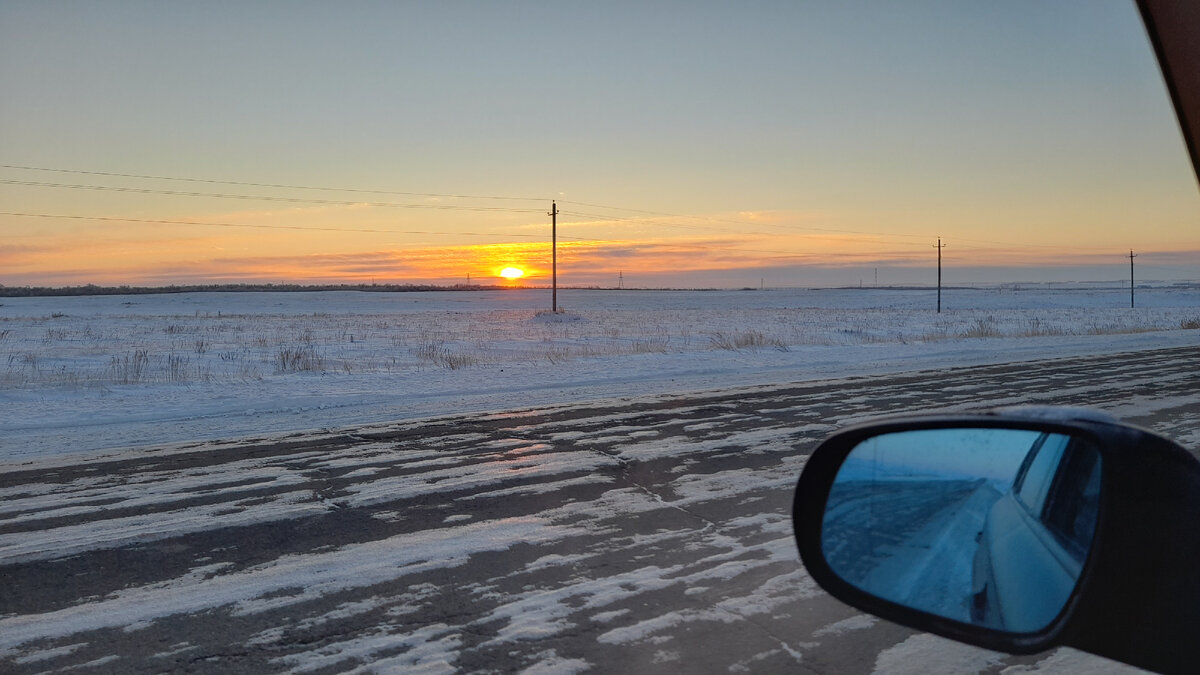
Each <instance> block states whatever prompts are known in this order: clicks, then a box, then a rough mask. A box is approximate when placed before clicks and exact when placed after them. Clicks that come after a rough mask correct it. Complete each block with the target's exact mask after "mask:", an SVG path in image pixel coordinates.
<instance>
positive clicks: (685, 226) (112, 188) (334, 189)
mask: <svg viewBox="0 0 1200 675" xmlns="http://www.w3.org/2000/svg"><path fill="white" fill-rule="evenodd" d="M0 168H4V169H15V170H21V171H43V172H54V173H65V174H79V175H92V176H109V177H115V178H133V179H143V180H165V181H179V182H190V183H205V184H215V185H242V186H250V187H264V188H277V189H292V190H319V191H326V192H348V193H358V194H381V195H403V196H412V197H435V198H449V199H494V200H510V201H544V198H533V197H516V196H507V195H468V194H452V193H436V192H404V191H398V190H371V189H361V188H340V187H325V186H311V185H290V184H284V183H265V182H251V181H236V180H219V179H210V178H188V177H179V176H159V175H151V174H134V173H118V172H112V171H90V170H84V169H62V168H50V167H36V166H23V165H16V164H0ZM0 184H6V185H20V186H27V187H47V188H62V189H75V190H94V191H110V192H125V193H135V194H158V195H164V196H182V197H204V198H216V199H238V200H246V201H270V202H285V203H301V204H319V205H328V206H372V207H385V208H406V209H432V210H454V211H476V212H504V213H540V212H541V211H542V210H541V209H539V208H529V209H517V208H505V207H487V206H465V205H454V204H405V203H398V202H363V201H352V200H331V199H330V200H327V199H305V198H298V197H278V196H269V195H240V194H227V193H205V192H190V191H183V190H178V191H177V190H155V189H150V188H134V187H119V186H102V185H77V184H63V183H45V182H38V181H19V180H0ZM557 201H560V202H563V203H564V204H575V205H578V206H584V207H589V208H597V209H607V210H612V211H624V212H628V213H636V214H643V215H648V216H657V217H667V218H678V219H685V220H701V221H708V222H712V223H726V224H734V225H749V226H753V227H760V228H761V227H765V228H771V229H774V230H778V231H784V232H796V231H798V230H799V231H806V232H824V233H830V234H857V235H863V236H872V237H885V238H889V239H890V238H902V239H906V240H907V239H923V238H925V235H919V234H904V233H896V232H875V231H870V230H848V229H837V228H828V227H824V228H823V227H807V226H802V225H776V224H772V223H761V222H754V221H745V220H736V219H729V218H712V217H706V216H691V215H685V214H678V213H671V212H667V211H653V210H647V209H634V208H628V207H621V206H610V205H604V204H596V203H592V202H581V201H575V200H569V199H559V200H557ZM559 213H560V214H562V215H574V216H578V217H583V218H593V219H596V220H602V221H607V222H626V223H631V222H637V221H638V220H639V219H637V218H629V217H620V216H605V215H599V214H589V213H581V212H577V211H559ZM188 224H197V223H188ZM654 225H655V226H660V227H672V228H676V229H690V230H706V231H710V232H720V233H725V234H742V235H746V234H752V235H759V236H774V235H775V234H776V233H775V232H771V233H767V232H760V231H747V230H737V231H734V230H730V229H727V228H720V227H714V226H711V225H700V224H683V223H663V222H656V223H654ZM239 227H240V226H239ZM278 229H289V228H288V227H286V226H278ZM310 229H311V228H310ZM342 231H347V232H349V231H356V230H350V229H346V230H342ZM362 231H371V230H362ZM430 234H434V233H430ZM531 236H532V235H531ZM564 239H575V240H579V241H591V240H588V239H586V238H575V237H564ZM957 239H958V240H959V241H963V242H969V243H977V244H988V245H993V246H1018V247H1021V248H1045V249H1058V248H1060V247H1059V246H1055V245H1050V244H1033V243H1029V244H1024V243H1014V242H1000V241H992V240H984V239H969V238H963V237H959V238H957ZM887 240H888V239H884V241H887ZM892 240H894V241H897V242H898V240H896V239H892ZM898 243H899V242H898ZM1074 250H1077V251H1079V250H1090V251H1097V252H1100V251H1105V252H1107V251H1110V250H1111V249H1107V248H1099V247H1074Z"/></svg>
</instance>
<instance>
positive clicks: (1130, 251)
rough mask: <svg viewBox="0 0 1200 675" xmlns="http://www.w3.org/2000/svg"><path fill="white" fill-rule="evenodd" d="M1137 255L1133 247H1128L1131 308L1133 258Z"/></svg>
mask: <svg viewBox="0 0 1200 675" xmlns="http://www.w3.org/2000/svg"><path fill="white" fill-rule="evenodd" d="M1136 257H1137V256H1136V255H1134V254H1133V249H1129V308H1130V309H1133V259H1134V258H1136Z"/></svg>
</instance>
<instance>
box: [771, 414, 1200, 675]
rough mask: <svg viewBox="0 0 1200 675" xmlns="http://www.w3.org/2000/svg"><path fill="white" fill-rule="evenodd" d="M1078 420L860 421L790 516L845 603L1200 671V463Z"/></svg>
mask: <svg viewBox="0 0 1200 675" xmlns="http://www.w3.org/2000/svg"><path fill="white" fill-rule="evenodd" d="M1077 415H1078V411H1074V410H1070V409H1049V410H1048V411H1047V410H1045V409H1043V410H1041V411H1039V412H1037V413H1034V412H1033V411H1030V410H1026V411H1024V412H998V413H993V414H987V415H975V416H960V417H925V418H911V419H902V420H892V421H886V422H880V423H875V424H868V425H863V426H858V427H853V428H850V429H846V430H844V431H842V432H839V433H837V434H835V435H833V436H832V437H830V438H829V439H827V440H826V441H825V442H824V443H822V444H821V445H820V446H819V447H818V448H817V449H816V450H815V451H814V452H813V454H812V455H811V456H810V457H809V460H808V462H807V464H806V466H805V469H804V472H803V474H802V475H801V477H800V481H799V484H798V485H797V489H796V496H795V502H794V507H793V519H794V525H795V531H796V541H797V545H798V546H799V549H800V555H801V558H802V559H803V561H804V564H805V566H806V567H807V568H808V570H809V572H810V574H812V576H813V578H814V579H815V580H816V581H817V582H818V583H819V584H820V585H821V586H822V587H823V588H825V589H826V590H827V591H829V592H830V593H831V594H832V595H833V596H835V597H837V598H838V599H840V600H842V601H843V602H846V603H848V604H850V605H853V606H855V607H857V608H859V609H863V610H865V611H868V612H871V613H873V614H876V615H878V616H881V617H883V618H886V619H889V620H892V621H895V622H897V623H901V624H904V625H907V626H910V627H913V628H917V629H920V630H925V631H929V632H932V633H936V634H939V635H942V636H945V637H949V638H952V639H956V640H959V641H962V642H966V643H969V644H974V645H978V646H981V647H986V648H989V649H996V650H1001V651H1007V652H1012V653H1033V652H1038V651H1042V650H1044V649H1048V648H1050V647H1053V646H1056V645H1064V644H1065V645H1070V646H1073V647H1077V648H1079V649H1083V650H1085V651H1090V652H1092V653H1096V654H1100V655H1102V656H1107V657H1109V658H1114V659H1117V660H1121V661H1125V662H1127V663H1131V664H1133V665H1137V666H1140V667H1143V668H1149V669H1153V670H1160V671H1165V672H1174V671H1180V672H1182V671H1184V670H1188V671H1190V669H1191V668H1194V666H1195V663H1196V662H1197V659H1200V645H1197V641H1196V640H1195V636H1196V635H1197V634H1200V564H1198V563H1197V562H1196V561H1197V560H1200V462H1197V461H1196V459H1195V458H1194V457H1192V456H1191V455H1190V454H1188V453H1187V452H1186V451H1185V450H1183V449H1182V448H1180V447H1179V446H1177V445H1175V444H1174V443H1172V442H1170V441H1168V440H1166V439H1163V438H1161V437H1158V436H1155V435H1154V434H1151V433H1149V432H1147V431H1144V430H1141V429H1137V428H1135V427H1130V426H1126V425H1121V424H1117V423H1115V422H1114V421H1111V420H1105V419H1102V418H1098V417H1097V416H1096V415H1094V414H1092V415H1085V416H1083V417H1078V416H1077Z"/></svg>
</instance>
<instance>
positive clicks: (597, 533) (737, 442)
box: [0, 348, 1200, 673]
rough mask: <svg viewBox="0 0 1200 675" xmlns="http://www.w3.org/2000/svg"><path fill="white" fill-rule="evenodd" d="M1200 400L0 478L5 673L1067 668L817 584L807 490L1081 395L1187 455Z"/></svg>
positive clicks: (851, 384) (436, 430) (232, 457)
mask: <svg viewBox="0 0 1200 675" xmlns="http://www.w3.org/2000/svg"><path fill="white" fill-rule="evenodd" d="M1197 392H1200V349H1192V348H1189V349H1172V350H1159V351H1148V352H1137V353H1129V354H1114V355H1108V356H1101V357H1084V358H1070V359H1059V360H1052V361H1041V362H1030V363H1019V364H1009V365H998V366H989V367H975V368H970V369H947V370H940V371H927V372H915V373H908V374H903V375H893V376H886V377H876V378H868V377H861V378H851V379H846V380H839V381H825V382H809V383H803V384H797V385H793V386H785V387H772V388H761V389H753V388H751V389H740V390H736V391H729V392H721V393H708V394H695V395H688V396H679V397H654V398H643V399H628V400H620V401H607V402H603V403H599V404H596V405H591V406H570V407H562V408H547V409H537V410H514V411H511V412H505V413H497V414H488V415H474V416H460V417H447V418H440V419H434V420H424V421H421V422H416V423H411V422H406V423H396V424H394V425H377V426H372V427H369V428H360V429H355V430H351V431H347V430H327V431H319V432H310V433H302V434H294V435H290V436H286V437H280V438H269V439H268V438H264V439H242V440H237V441H229V442H225V443H206V444H194V445H180V446H173V447H166V448H140V449H136V450H129V451H120V452H111V453H103V454H99V455H89V456H88V458H87V459H80V458H74V459H54V458H48V459H41V460H36V461H31V462H26V463H22V464H0V580H2V582H0V672H6V673H8V672H11V673H37V672H44V671H54V670H63V669H67V668H72V667H81V668H80V669H79V670H77V671H75V670H73V671H72V672H120V673H143V672H144V673H158V672H206V673H207V672H212V673H218V672H219V673H228V672H245V673H259V672H275V671H294V672H313V673H332V672H372V671H377V672H399V671H404V672H451V671H456V670H462V671H483V672H511V671H520V670H523V669H531V672H580V671H582V670H585V669H589V668H590V669H591V671H592V672H645V671H649V670H673V671H686V672H730V671H735V672H736V671H755V672H778V671H787V672H818V673H857V672H871V671H873V670H876V669H881V670H886V671H888V672H905V671H906V669H911V672H931V671H932V672H938V671H941V672H970V671H971V670H981V669H990V671H991V672H998V670H999V669H1001V668H1003V667H1004V666H1006V665H1013V664H1030V663H1035V662H1039V661H1042V660H1045V659H1050V661H1045V662H1044V665H1046V666H1047V667H1049V666H1050V665H1051V664H1053V665H1055V666H1056V667H1057V669H1058V670H1061V669H1062V667H1064V664H1065V667H1078V668H1080V670H1081V672H1082V671H1086V670H1087V669H1089V668H1091V667H1092V666H1095V665H1097V664H1096V663H1095V662H1094V661H1092V660H1091V659H1092V658H1093V657H1090V656H1088V655H1083V654H1079V653H1075V652H1069V651H1068V652H1062V653H1059V654H1056V655H1050V656H1047V655H1041V656H1036V657H1023V658H1016V657H1006V656H1002V655H997V654H993V653H990V652H983V651H981V650H974V649H970V648H965V647H961V646H959V645H956V644H954V643H951V642H948V641H944V640H940V639H935V638H932V637H930V636H922V635H914V634H913V633H912V632H911V631H908V630H906V629H903V628H900V627H898V626H894V625H892V624H888V623H885V622H880V621H874V620H872V619H870V618H869V617H865V616H862V615H859V614H858V613H857V612H855V611H854V610H852V609H850V608H848V607H845V606H843V605H841V604H840V603H838V602H836V601H834V600H833V599H831V598H830V597H828V596H827V595H825V594H824V593H823V592H821V591H820V590H819V589H818V588H816V587H815V585H814V584H813V582H812V581H811V579H810V578H809V577H808V575H807V574H806V573H805V571H804V570H803V568H802V567H801V566H800V564H799V562H798V557H797V555H796V552H795V546H794V543H793V541H792V538H791V528H790V522H789V514H790V508H791V499H792V490H793V486H794V484H795V479H796V477H797V476H798V474H799V471H800V469H801V468H802V466H803V463H804V459H805V457H806V456H807V454H808V453H809V452H810V451H811V449H812V448H813V447H814V446H815V444H816V443H818V442H819V441H820V439H821V438H822V437H824V436H825V435H826V434H827V433H828V432H830V431H832V430H833V429H835V428H838V427H840V426H843V425H845V424H847V423H850V422H853V421H859V420H862V419H864V418H868V417H870V416H873V415H877V414H889V413H900V412H918V411H925V412H929V411H943V412H944V411H965V410H974V409H982V408H986V407H991V406H992V405H996V404H1003V405H1012V404H1030V403H1036V404H1047V405H1085V406H1090V407H1096V408H1100V409H1108V410H1111V411H1114V412H1116V413H1118V414H1120V415H1122V416H1123V417H1124V419H1126V420H1127V421H1131V422H1134V423H1137V424H1140V425H1143V426H1147V427H1150V428H1154V429H1157V430H1160V431H1162V432H1164V433H1166V434H1168V435H1173V436H1175V437H1177V438H1183V439H1184V440H1188V439H1190V440H1193V441H1194V440H1195V439H1196V438H1197V437H1198V436H1197V434H1198V432H1200V396H1198V395H1197ZM517 404H519V402H517V401H514V405H517Z"/></svg>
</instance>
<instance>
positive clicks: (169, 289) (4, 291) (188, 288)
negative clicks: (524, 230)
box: [0, 284, 523, 298]
mask: <svg viewBox="0 0 1200 675" xmlns="http://www.w3.org/2000/svg"><path fill="white" fill-rule="evenodd" d="M511 288H513V286H507V285H505V286H498V285H482V284H454V285H452V286H438V285H435V284H192V285H183V286H179V285H172V286H97V285H95V284H87V285H86V286H62V287H59V288H51V287H46V286H4V285H2V284H0V297H6V298H30V297H42V296H62V295H151V294H161V293H205V292H220V293H248V292H255V291H258V292H261V291H271V292H281V293H296V292H301V291H369V292H372V293H408V292H416V291H491V290H509V289H511ZM517 288H523V287H517Z"/></svg>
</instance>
